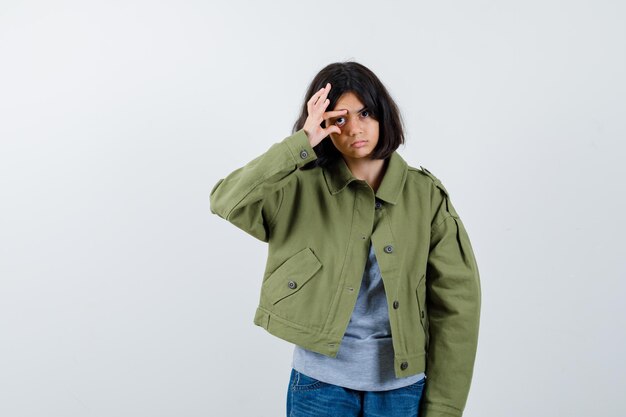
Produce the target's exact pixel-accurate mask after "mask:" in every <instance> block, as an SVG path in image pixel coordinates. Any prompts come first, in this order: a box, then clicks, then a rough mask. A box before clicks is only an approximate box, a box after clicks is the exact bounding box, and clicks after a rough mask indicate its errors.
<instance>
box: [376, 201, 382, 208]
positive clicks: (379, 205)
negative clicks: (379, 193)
mask: <svg viewBox="0 0 626 417" xmlns="http://www.w3.org/2000/svg"><path fill="white" fill-rule="evenodd" d="M374 205H375V206H376V208H377V209H379V208H381V207H382V205H383V203H381V202H380V201H378V200H376V203H375V204H374Z"/></svg>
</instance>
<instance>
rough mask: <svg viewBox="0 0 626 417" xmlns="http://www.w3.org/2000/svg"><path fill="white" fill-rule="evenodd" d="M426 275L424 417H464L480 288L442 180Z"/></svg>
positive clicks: (469, 249)
mask: <svg viewBox="0 0 626 417" xmlns="http://www.w3.org/2000/svg"><path fill="white" fill-rule="evenodd" d="M432 193H433V194H432V196H433V197H432V200H431V201H432V204H433V211H434V212H435V215H434V219H433V223H432V227H431V241H430V252H429V255H428V263H427V271H426V277H427V280H426V303H427V312H428V319H429V327H428V328H429V342H428V351H427V358H426V376H427V380H426V381H427V382H426V386H425V388H424V395H423V399H422V401H421V406H422V413H421V414H420V415H423V416H424V417H460V416H462V414H463V410H464V408H465V404H466V401H467V397H468V394H469V389H470V384H471V380H472V374H473V370H474V359H475V356H476V349H477V344H478V328H479V321H480V304H481V289H480V278H479V272H478V266H477V265H476V259H475V258H474V253H473V250H472V246H471V244H470V240H469V237H468V235H467V232H466V230H465V227H464V225H463V223H462V222H461V219H460V218H459V216H458V214H457V212H456V210H455V209H454V206H453V205H452V202H451V201H450V198H449V196H448V192H447V191H446V189H445V188H444V186H443V185H442V184H441V182H440V181H439V180H435V181H434V183H433V188H432Z"/></svg>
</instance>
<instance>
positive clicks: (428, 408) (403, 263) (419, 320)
mask: <svg viewBox="0 0 626 417" xmlns="http://www.w3.org/2000/svg"><path fill="white" fill-rule="evenodd" d="M325 140H328V139H325ZM316 158H317V156H316V154H315V151H314V150H313V148H312V147H311V145H310V143H309V140H308V137H307V135H306V133H305V132H304V130H299V131H297V132H296V133H294V134H292V135H290V136H288V137H286V138H284V139H283V140H282V141H280V142H277V143H274V144H273V145H272V146H271V147H270V148H269V149H268V150H267V151H266V152H265V153H263V154H262V155H260V156H258V157H257V158H255V159H253V160H252V161H250V162H249V163H247V164H246V165H244V166H243V167H240V168H238V169H236V170H235V171H233V172H232V173H230V174H229V175H227V176H226V177H225V178H222V179H220V180H219V181H218V182H217V183H216V184H215V185H214V186H213V188H212V190H211V192H210V198H209V200H210V210H211V212H212V213H214V214H216V215H218V216H219V217H221V218H223V219H225V220H227V221H229V222H231V223H232V224H234V225H235V226H237V227H239V228H240V229H242V230H244V231H245V232H247V233H249V234H250V235H252V236H254V237H256V238H257V239H260V240H262V241H264V242H267V243H268V258H267V264H266V268H265V272H264V274H263V282H262V284H261V291H260V300H259V305H258V308H257V310H256V314H255V317H254V323H255V324H256V325H258V326H261V327H262V328H264V329H265V330H266V331H268V332H269V333H270V334H272V335H274V336H276V337H279V338H281V339H284V340H286V341H289V342H291V343H294V344H297V345H299V346H302V347H304V348H306V349H309V350H311V351H314V352H318V353H321V354H324V355H327V356H330V357H336V355H337V351H338V350H339V345H340V342H341V340H342V337H343V334H344V332H345V330H346V328H347V326H348V322H349V321H350V317H351V315H352V311H353V309H354V306H355V303H356V299H357V295H358V294H359V287H360V285H361V280H362V277H363V271H364V269H365V264H366V261H367V256H368V248H369V244H370V240H371V242H372V244H373V246H374V250H375V253H376V258H377V260H378V264H379V267H380V271H381V275H382V279H383V284H384V288H385V293H386V297H387V302H388V306H389V321H390V326H391V331H392V341H393V348H394V369H395V375H396V377H407V376H410V375H414V374H416V373H419V372H422V371H424V372H426V376H427V382H426V386H425V391H424V394H423V398H422V401H421V404H422V413H423V416H424V417H446V416H448V417H449V416H454V417H458V416H461V415H462V413H463V409H464V407H465V404H466V401H467V396H468V393H469V388H470V383H471V379H472V374H473V368H474V359H475V355H476V348H477V342H478V328H479V318H480V297H481V292H480V281H479V273H478V267H477V265H476V260H475V258H474V253H473V250H472V246H471V244H470V240H469V237H468V235H467V232H466V230H465V227H464V225H463V223H462V222H461V219H460V218H459V215H458V214H457V212H456V210H455V209H454V207H453V205H452V202H451V201H450V197H449V195H448V192H447V191H446V189H445V188H444V186H443V185H442V183H441V181H439V180H438V179H437V178H436V177H434V176H433V175H432V174H431V173H430V172H429V171H428V170H426V169H425V168H421V169H416V168H413V167H410V166H408V165H407V163H406V162H405V160H404V159H403V158H402V157H401V156H400V154H398V153H397V151H395V152H394V153H393V154H392V155H391V156H390V157H389V161H388V165H387V168H386V171H385V174H384V177H383V180H382V182H381V184H380V186H379V188H378V189H377V191H376V192H374V191H373V189H372V188H371V187H370V186H369V184H367V183H366V182H365V181H364V180H360V179H357V178H355V177H354V176H353V175H352V173H351V171H350V170H349V168H348V167H347V165H346V164H345V162H344V160H343V159H341V158H339V160H338V162H336V163H334V165H332V166H330V167H324V168H322V167H314V168H312V169H300V168H302V167H303V166H304V165H305V164H308V163H310V162H311V161H313V160H315V159H316Z"/></svg>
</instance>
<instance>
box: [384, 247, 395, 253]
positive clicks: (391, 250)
mask: <svg viewBox="0 0 626 417" xmlns="http://www.w3.org/2000/svg"><path fill="white" fill-rule="evenodd" d="M385 252H387V253H391V252H393V246H391V245H387V246H385Z"/></svg>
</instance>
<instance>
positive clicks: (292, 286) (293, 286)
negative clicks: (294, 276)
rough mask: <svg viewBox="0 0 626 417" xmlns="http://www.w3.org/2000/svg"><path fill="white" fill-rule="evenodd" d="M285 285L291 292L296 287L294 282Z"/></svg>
mask: <svg viewBox="0 0 626 417" xmlns="http://www.w3.org/2000/svg"><path fill="white" fill-rule="evenodd" d="M287 285H288V286H289V288H291V289H292V290H293V289H294V288H296V287H297V286H298V284H296V282H295V281H289V283H288V284H287Z"/></svg>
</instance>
